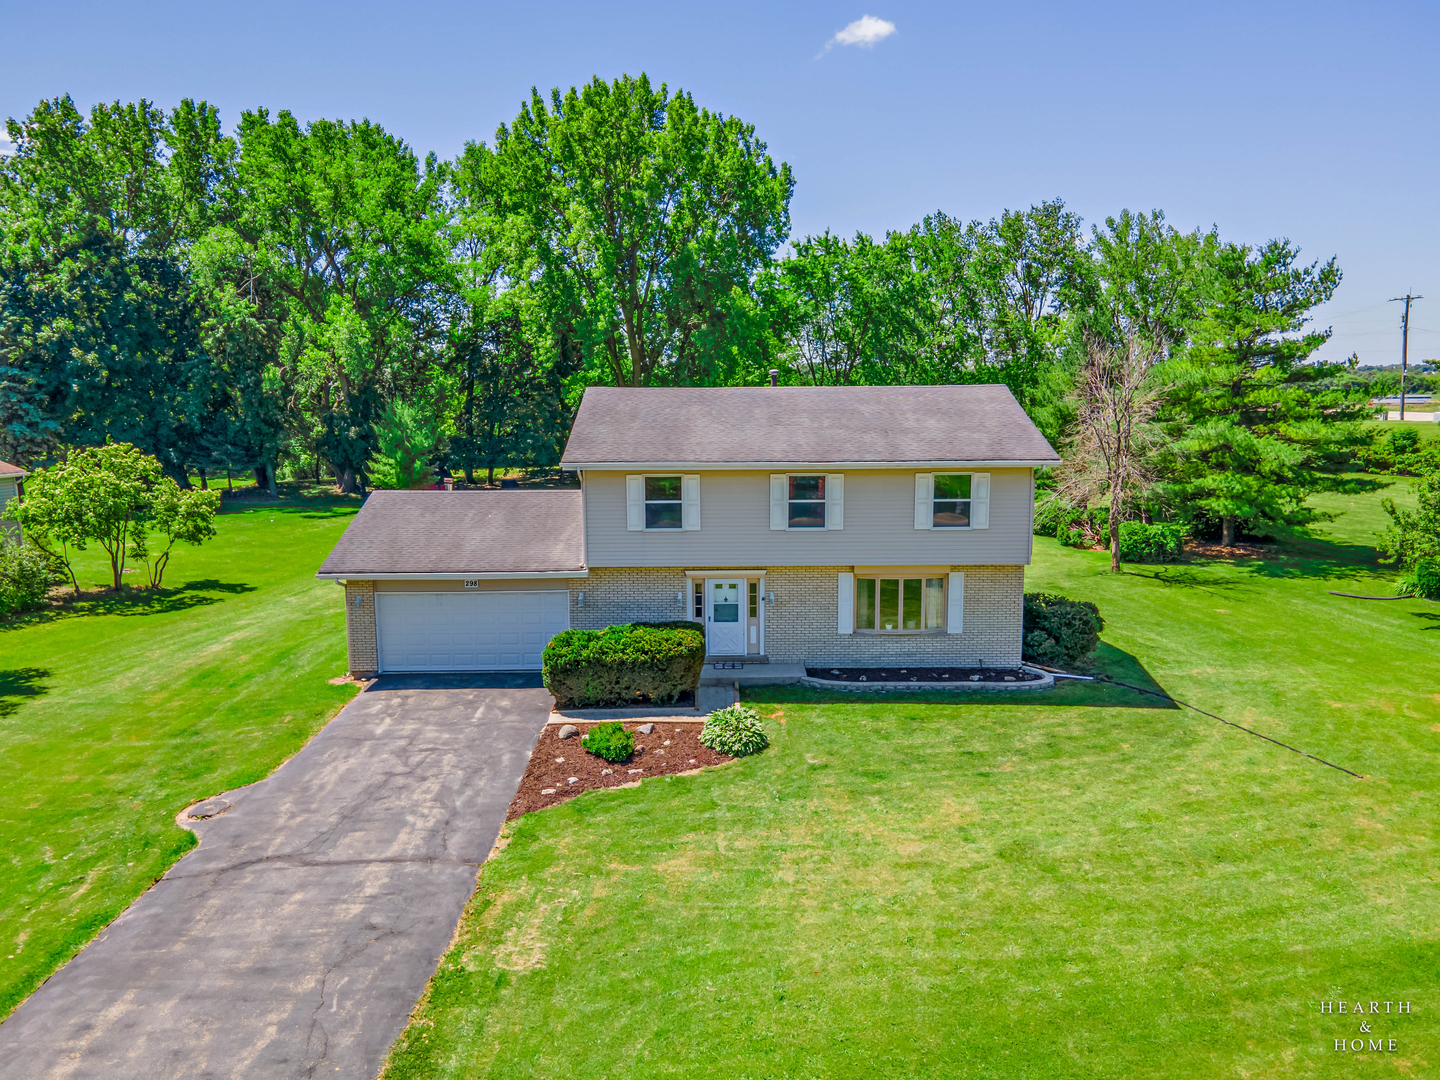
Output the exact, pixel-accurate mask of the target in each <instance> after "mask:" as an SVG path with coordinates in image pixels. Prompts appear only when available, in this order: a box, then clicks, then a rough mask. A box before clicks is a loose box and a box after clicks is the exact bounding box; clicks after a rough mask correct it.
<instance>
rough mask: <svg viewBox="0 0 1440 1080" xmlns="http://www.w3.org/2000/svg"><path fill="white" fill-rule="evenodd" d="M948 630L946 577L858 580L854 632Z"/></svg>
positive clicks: (862, 578) (870, 578)
mask: <svg viewBox="0 0 1440 1080" xmlns="http://www.w3.org/2000/svg"><path fill="white" fill-rule="evenodd" d="M944 628H945V579H944V578H943V577H857V578H856V579H855V629H856V630H869V631H873V632H875V633H882V634H884V633H890V634H904V633H912V634H913V633H918V632H922V631H925V630H943V629H944Z"/></svg>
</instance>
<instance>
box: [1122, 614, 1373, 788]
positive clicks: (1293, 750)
mask: <svg viewBox="0 0 1440 1080" xmlns="http://www.w3.org/2000/svg"><path fill="white" fill-rule="evenodd" d="M1381 599H1389V597H1382V598H1381ZM1100 680H1101V681H1103V682H1108V683H1111V684H1113V685H1115V686H1123V687H1125V689H1127V690H1134V691H1136V692H1137V693H1140V694H1149V695H1150V696H1151V697H1158V698H1160V699H1162V700H1164V701H1170V702H1173V703H1174V704H1176V705H1183V706H1184V707H1185V708H1187V709H1191V710H1193V711H1194V712H1198V713H1199V714H1200V715H1201V716H1208V717H1210V719H1211V720H1219V721H1220V723H1222V724H1228V725H1230V726H1231V727H1233V728H1238V729H1239V730H1241V731H1244V732H1247V733H1248V734H1250V735H1254V736H1255V737H1256V738H1257V739H1264V740H1265V741H1266V742H1269V743H1274V744H1275V745H1276V746H1280V747H1284V748H1285V749H1286V750H1289V751H1290V752H1291V753H1292V754H1299V755H1300V756H1301V757H1307V758H1309V759H1310V760H1311V761H1318V762H1319V763H1320V764H1321V765H1329V766H1330V768H1332V769H1338V770H1339V771H1340V772H1343V773H1345V774H1346V775H1347V776H1353V777H1355V779H1356V780H1363V779H1365V778H1364V777H1363V776H1362V775H1360V773H1358V772H1351V771H1350V770H1349V769H1347V768H1345V766H1344V765H1336V764H1335V763H1334V762H1333V761H1326V760H1325V759H1324V758H1322V757H1316V756H1315V755H1314V754H1307V753H1306V752H1305V751H1304V750H1298V749H1296V748H1295V747H1293V746H1291V745H1290V744H1289V743H1283V742H1281V741H1280V740H1279V739H1272V738H1271V737H1270V736H1269V735H1262V734H1261V733H1260V732H1258V731H1256V730H1255V729H1254V728H1248V727H1246V726H1245V725H1244V724H1237V723H1235V721H1233V720H1226V719H1225V718H1224V717H1223V716H1216V715H1215V714H1214V713H1212V712H1206V711H1205V710H1204V709H1199V708H1196V707H1195V706H1194V705H1191V704H1190V703H1189V702H1187V701H1181V700H1180V699H1179V698H1173V697H1171V696H1170V695H1169V694H1164V693H1160V692H1159V691H1156V690H1146V689H1145V688H1144V687H1143V686H1135V685H1133V684H1131V683H1126V682H1121V681H1120V680H1118V679H1112V678H1110V676H1108V675H1101V676H1100Z"/></svg>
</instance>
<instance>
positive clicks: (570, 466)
mask: <svg viewBox="0 0 1440 1080" xmlns="http://www.w3.org/2000/svg"><path fill="white" fill-rule="evenodd" d="M1059 464H1060V458H1058V457H1054V458H1045V459H1026V460H1023V461H1018V460H1012V461H562V462H561V463H560V468H562V469H565V470H567V471H570V472H575V471H579V470H581V469H600V470H604V471H612V472H619V471H621V470H623V469H642V470H649V469H675V470H680V469H690V470H692V471H695V472H721V471H724V472H739V471H742V470H746V469H779V470H786V471H791V472H793V471H795V470H797V469H814V470H815V471H817V472H823V471H825V470H826V469H877V470H878V469H921V470H929V469H1042V468H1048V467H1050V466H1052V465H1059Z"/></svg>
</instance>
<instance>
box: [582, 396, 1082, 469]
mask: <svg viewBox="0 0 1440 1080" xmlns="http://www.w3.org/2000/svg"><path fill="white" fill-rule="evenodd" d="M1059 462H1060V457H1059V455H1058V454H1056V453H1055V451H1054V450H1053V449H1052V448H1051V446H1050V444H1049V443H1048V442H1046V441H1045V437H1044V436H1043V435H1041V434H1040V431H1039V429H1037V428H1036V427H1035V425H1034V424H1033V423H1031V421H1030V418H1029V417H1028V416H1026V415H1025V410H1024V409H1022V408H1021V407H1020V404H1019V402H1017V401H1016V400H1015V397H1014V395H1012V394H1011V393H1010V390H1009V389H1008V388H1007V387H1005V386H999V385H985V386H816V387H811V386H779V387H772V386H727V387H673V388H672V387H663V388H662V387H656V388H649V389H627V388H616V387H601V386H592V387H590V388H589V389H588V390H586V391H585V397H584V399H583V400H582V401H581V402H580V409H579V411H578V412H577V413H576V415H575V424H574V427H573V428H572V429H571V432H570V441H569V443H568V444H567V445H566V447H565V456H564V457H563V458H562V459H561V466H562V467H563V468H567V469H605V468H637V469H639V468H682V467H683V468H698V469H706V468H709V469H718V468H726V469H736V468H781V467H787V468H793V467H797V466H808V465H826V466H850V467H853V468H892V467H894V468H904V467H912V466H920V467H924V466H927V465H954V466H968V465H997V466H1000V465H1015V466H1038V465H1057V464H1059Z"/></svg>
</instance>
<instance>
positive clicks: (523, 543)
mask: <svg viewBox="0 0 1440 1080" xmlns="http://www.w3.org/2000/svg"><path fill="white" fill-rule="evenodd" d="M583 535H584V534H583V532H582V528H581V503H580V492H579V491H578V490H576V489H573V488H567V489H560V490H536V489H521V490H518V491H376V492H372V493H371V495H370V497H369V498H368V499H366V500H365V505H364V506H362V507H361V508H360V512H359V513H358V514H356V515H355V520H354V521H352V522H351V523H350V527H349V528H348V529H346V530H345V535H344V536H342V537H340V542H339V543H337V544H336V545H335V549H334V550H333V551H331V552H330V555H329V557H328V558H327V559H326V560H325V564H324V565H323V566H321V567H320V575H319V576H321V577H354V578H364V577H366V576H368V575H377V576H384V575H388V574H453V575H462V576H463V575H466V574H476V575H479V574H536V573H560V572H564V571H583V570H584V568H585V547H584V542H583Z"/></svg>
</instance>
